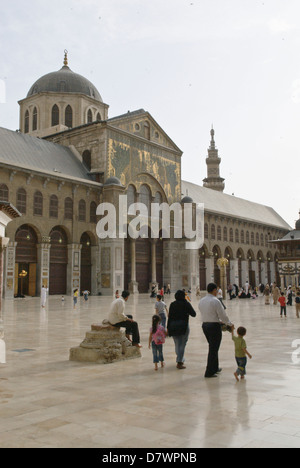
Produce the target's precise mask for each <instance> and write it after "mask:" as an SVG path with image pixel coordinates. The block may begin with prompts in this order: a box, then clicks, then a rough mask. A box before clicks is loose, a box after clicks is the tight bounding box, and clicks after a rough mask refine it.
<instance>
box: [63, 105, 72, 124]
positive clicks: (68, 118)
mask: <svg viewBox="0 0 300 468" xmlns="http://www.w3.org/2000/svg"><path fill="white" fill-rule="evenodd" d="M65 126H66V127H68V128H72V127H73V110H72V107H71V106H70V105H67V107H66V110H65Z"/></svg>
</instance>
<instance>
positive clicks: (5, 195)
mask: <svg viewBox="0 0 300 468" xmlns="http://www.w3.org/2000/svg"><path fill="white" fill-rule="evenodd" d="M8 199H9V190H8V187H7V185H5V184H0V200H1V201H5V202H8Z"/></svg>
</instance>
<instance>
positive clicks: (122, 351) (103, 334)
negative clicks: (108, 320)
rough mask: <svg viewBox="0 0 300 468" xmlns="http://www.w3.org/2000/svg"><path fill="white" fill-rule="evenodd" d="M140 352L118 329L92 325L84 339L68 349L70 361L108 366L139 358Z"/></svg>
mask: <svg viewBox="0 0 300 468" xmlns="http://www.w3.org/2000/svg"><path fill="white" fill-rule="evenodd" d="M140 357H142V355H141V350H140V348H137V347H136V346H132V344H131V342H130V341H129V340H128V339H127V338H126V336H125V333H124V332H123V331H121V330H120V329H119V328H115V327H112V326H109V325H108V326H105V325H104V326H103V325H97V324H94V325H92V326H91V331H89V332H87V333H86V336H85V339H84V340H83V342H82V343H81V344H80V346H77V347H75V348H71V349H70V358H69V359H70V361H77V362H94V363H98V364H109V363H112V362H117V361H123V360H126V359H135V358H140Z"/></svg>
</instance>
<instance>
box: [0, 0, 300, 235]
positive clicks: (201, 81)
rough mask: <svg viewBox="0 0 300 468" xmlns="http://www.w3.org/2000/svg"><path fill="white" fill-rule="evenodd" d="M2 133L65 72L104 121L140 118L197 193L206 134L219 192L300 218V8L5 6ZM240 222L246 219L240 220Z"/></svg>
mask: <svg viewBox="0 0 300 468" xmlns="http://www.w3.org/2000/svg"><path fill="white" fill-rule="evenodd" d="M0 6H1V16H0V126H1V127H5V128H9V129H12V130H16V129H18V128H19V105H18V103H17V102H18V101H19V100H20V99H23V98H25V97H26V95H27V93H28V91H29V89H30V87H31V86H32V84H33V83H34V82H35V81H36V80H37V79H38V78H40V77H41V76H43V75H45V74H47V73H50V72H52V71H56V70H59V69H60V68H61V67H62V65H63V58H64V50H65V49H67V50H68V57H69V66H70V68H71V69H72V70H73V71H74V72H76V73H79V74H81V75H83V76H85V77H86V78H87V79H89V80H90V81H92V83H93V84H94V85H95V86H96V88H97V89H98V90H99V92H100V94H101V96H102V98H103V100H104V102H105V103H106V104H109V106H110V108H109V117H114V116H117V115H120V114H123V113H126V112H127V111H128V110H130V111H134V110H137V109H141V108H143V109H145V110H146V111H148V112H150V114H151V115H152V117H153V118H154V119H155V120H156V121H157V122H158V124H159V125H160V126H161V127H162V128H163V129H164V131H165V132H166V133H167V134H168V135H169V137H170V138H171V139H172V140H173V141H174V142H175V143H176V145H177V146H179V148H180V149H181V150H182V151H183V157H182V178H183V179H184V180H187V181H190V182H193V183H195V184H199V185H202V183H203V182H202V181H203V179H204V178H205V177H206V163H205V159H206V157H207V149H208V147H209V144H210V130H211V127H212V125H213V127H214V129H215V141H216V146H217V148H218V150H219V155H220V157H221V158H222V163H221V176H222V177H223V178H225V180H226V182H225V183H226V187H225V192H226V193H229V194H234V195H235V196H236V197H240V198H244V199H247V200H251V201H253V202H257V203H261V204H264V205H267V206H271V207H273V208H274V209H275V211H277V212H278V213H279V214H280V215H281V216H282V217H283V218H284V219H285V220H286V221H287V222H288V223H289V224H290V225H291V226H292V227H294V223H295V221H296V220H297V219H298V218H299V214H298V213H299V209H300V196H299V192H300V190H299V187H300V170H299V169H300V167H299V166H300V165H299V161H300V159H299V156H300V131H299V130H300V52H299V51H300V2H299V0H64V1H61V0H51V1H50V0H27V1H26V2H24V0H10V1H9V2H7V1H5V0H0ZM241 215H243V216H247V213H241Z"/></svg>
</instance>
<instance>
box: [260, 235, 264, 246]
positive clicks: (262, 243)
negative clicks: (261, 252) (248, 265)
mask: <svg viewBox="0 0 300 468" xmlns="http://www.w3.org/2000/svg"><path fill="white" fill-rule="evenodd" d="M260 245H261V246H262V247H263V246H264V235H263V234H261V235H260Z"/></svg>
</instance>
